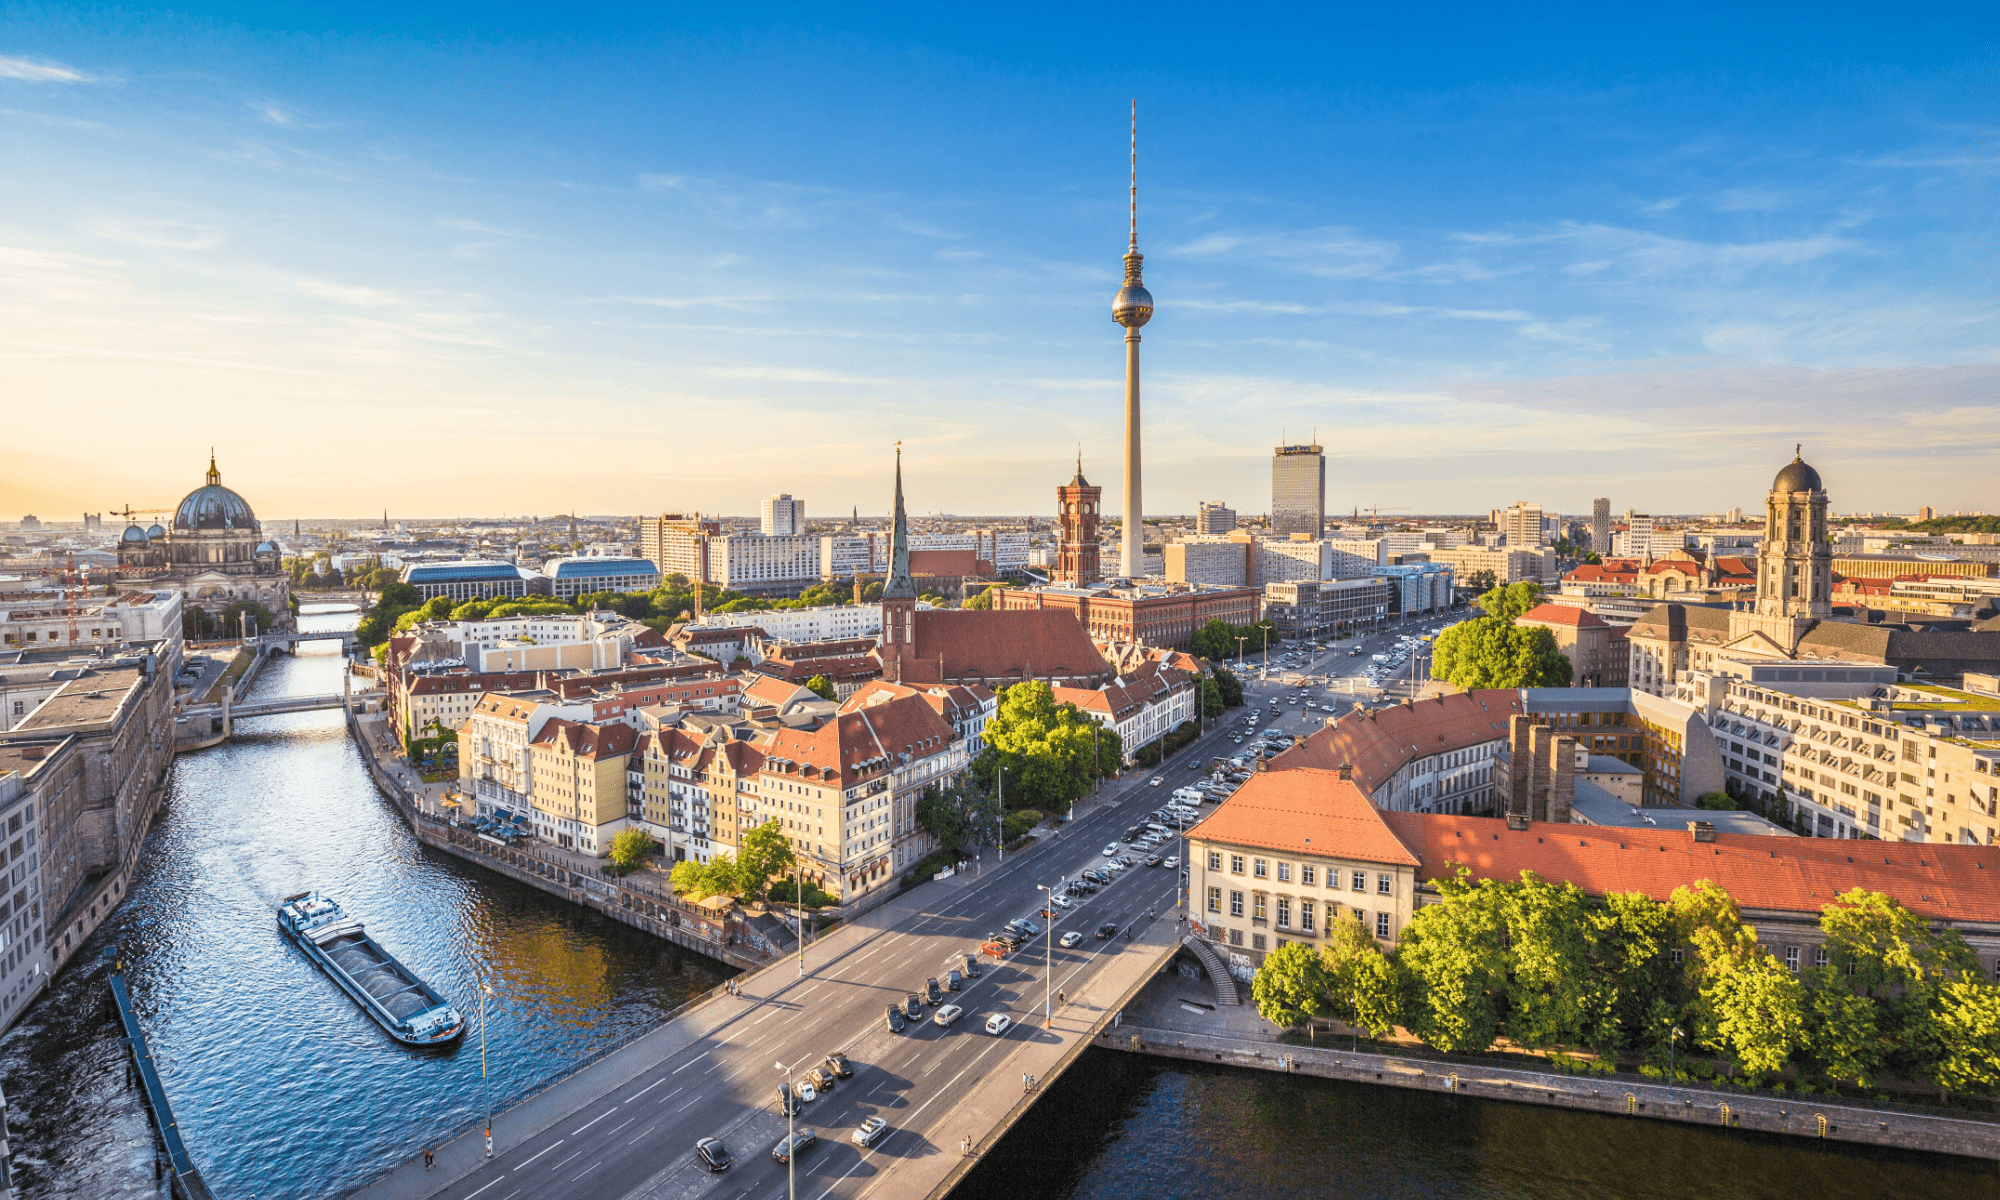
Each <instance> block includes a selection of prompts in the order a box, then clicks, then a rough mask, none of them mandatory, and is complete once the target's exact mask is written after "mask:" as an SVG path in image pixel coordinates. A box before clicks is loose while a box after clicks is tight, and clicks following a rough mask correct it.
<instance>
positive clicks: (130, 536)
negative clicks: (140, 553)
mask: <svg viewBox="0 0 2000 1200" xmlns="http://www.w3.org/2000/svg"><path fill="white" fill-rule="evenodd" d="M118 540H119V541H120V542H123V543H125V544H126V545H140V546H143V545H145V544H146V541H147V538H146V531H145V530H143V529H141V528H139V527H138V526H137V525H127V526H126V527H125V532H124V533H123V534H121V535H120V536H119V538H118Z"/></svg>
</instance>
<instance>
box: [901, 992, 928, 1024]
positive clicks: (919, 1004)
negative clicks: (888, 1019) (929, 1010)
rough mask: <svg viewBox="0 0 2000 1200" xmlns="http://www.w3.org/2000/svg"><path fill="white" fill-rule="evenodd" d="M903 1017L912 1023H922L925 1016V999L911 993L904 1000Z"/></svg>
mask: <svg viewBox="0 0 2000 1200" xmlns="http://www.w3.org/2000/svg"><path fill="white" fill-rule="evenodd" d="M903 1016H905V1017H907V1018H908V1019H910V1020H912V1021H920V1020H922V1019H923V1016H924V998H923V997H922V996H919V995H917V994H916V993H915V992H911V993H910V994H909V995H908V996H906V997H904V999H903Z"/></svg>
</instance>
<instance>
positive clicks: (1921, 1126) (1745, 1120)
mask: <svg viewBox="0 0 2000 1200" xmlns="http://www.w3.org/2000/svg"><path fill="white" fill-rule="evenodd" d="M1095 1040H1096V1044H1097V1045H1099V1046H1102V1047H1104V1048H1105V1049H1109V1050H1124V1051H1129V1052H1131V1053H1135V1054H1151V1055H1156V1056H1159V1057H1162V1058H1179V1059H1186V1060H1188V1061H1191V1062H1207V1063H1220V1064H1223V1065H1226V1066H1232V1067H1247V1068H1250V1069H1252V1070H1259V1071H1281V1072H1284V1073H1287V1074H1292V1075H1313V1076H1317V1077H1319V1078H1321V1079H1339V1080H1345V1081H1347V1082H1349V1083H1371V1084H1383V1085H1386V1086H1389V1087H1400V1088H1411V1089H1414V1090H1417V1091H1426V1092H1444V1093H1447V1094H1451V1095H1462V1096H1473V1097H1477V1098H1479V1099H1482V1100H1506V1101H1511V1102H1513V1103H1516V1104H1530V1105H1535V1106H1537V1107H1547V1108H1570V1109H1582V1110H1585V1111H1589V1112H1599V1113H1606V1114H1609V1115H1613V1116H1630V1117H1645V1118H1650V1119H1652V1120H1656V1121H1680V1122H1683V1123H1686V1124H1691V1125H1710V1126H1717V1127H1721V1128H1728V1129H1749V1130H1757V1131H1761V1132H1766V1133H1783V1134H1789V1135H1792V1136H1794V1137H1805V1138H1825V1139H1827V1140H1829V1141H1839V1142H1857V1143H1861V1144H1864V1145H1870V1146H1894V1147H1897V1148H1900V1149H1904V1150H1927V1151H1934V1152H1938V1153H1943V1154H1957V1155H1962V1156H1964V1157H1967V1158H1982V1159H1988V1160H2000V1124H1995V1123H1991V1122H1986V1121H1977V1120H1966V1119H1962V1118H1955V1117H1946V1116H1928V1115H1923V1114H1918V1113H1908V1112H1899V1111H1892V1110H1887V1109H1878V1108H1863V1107H1858V1106H1855V1105H1852V1104H1828V1103H1815V1102H1814V1100H1815V1098H1814V1097H1811V1096H1796V1097H1784V1098H1779V1097H1773V1096H1761V1095H1755V1094H1750V1093H1734V1092H1718V1091H1710V1090H1707V1089H1703V1088H1688V1087H1676V1086H1672V1085H1668V1084H1663V1083H1651V1082H1633V1081H1630V1080H1628V1079H1624V1078H1617V1077H1612V1078H1605V1077H1591V1076H1570V1075H1555V1074H1546V1073H1543V1072H1540V1071H1524V1070H1509V1069H1507V1068H1505V1067H1497V1066H1488V1065H1485V1064H1477V1065H1471V1064H1465V1063H1452V1062H1439V1061H1436V1060H1433V1059H1424V1058H1401V1057H1396V1056H1394V1055H1386V1054H1370V1053H1365V1052H1364V1053H1351V1052H1348V1051H1343V1050H1333V1049H1318V1048H1313V1047H1306V1046H1294V1045H1290V1044H1280V1043H1274V1042H1265V1041H1252V1040H1249V1039H1245V1038H1230V1037H1213V1036H1205V1035H1201V1034H1194V1033H1182V1032H1179V1031H1176V1030H1166V1029H1148V1028H1143V1027H1140V1026H1136V1025H1130V1024H1127V1025H1122V1026H1120V1027H1118V1028H1114V1029H1108V1030H1104V1031H1102V1032H1100V1033H1099V1034H1098V1035H1097V1037H1096V1039H1095Z"/></svg>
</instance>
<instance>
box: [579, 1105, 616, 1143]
mask: <svg viewBox="0 0 2000 1200" xmlns="http://www.w3.org/2000/svg"><path fill="white" fill-rule="evenodd" d="M617 1111H618V1106H617V1105H616V1104H614V1105H612V1106H611V1107H610V1108H609V1109H608V1110H606V1111H605V1112H604V1113H602V1114H601V1115H599V1116H595V1117H592V1118H591V1119H590V1120H588V1121H585V1122H584V1123H583V1127H582V1128H580V1129H572V1130H570V1131H569V1135H570V1136H571V1137H575V1136H576V1135H577V1134H579V1133H582V1132H583V1131H584V1130H585V1129H588V1128H590V1127H591V1126H592V1125H595V1124H597V1123H598V1122H599V1121H602V1120H603V1119H604V1118H605V1117H608V1116H610V1115H611V1114H612V1113H615V1112H617Z"/></svg>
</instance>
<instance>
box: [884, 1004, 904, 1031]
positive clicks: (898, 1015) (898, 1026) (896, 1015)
mask: <svg viewBox="0 0 2000 1200" xmlns="http://www.w3.org/2000/svg"><path fill="white" fill-rule="evenodd" d="M888 1021H889V1032H890V1033H901V1032H903V1027H904V1026H905V1025H906V1024H907V1022H905V1021H904V1020H903V1006H902V1005H900V1004H891V1005H890V1006H889V1018H888Z"/></svg>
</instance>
